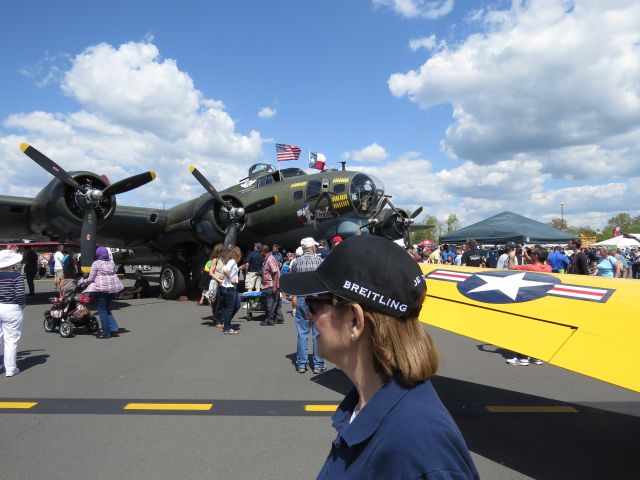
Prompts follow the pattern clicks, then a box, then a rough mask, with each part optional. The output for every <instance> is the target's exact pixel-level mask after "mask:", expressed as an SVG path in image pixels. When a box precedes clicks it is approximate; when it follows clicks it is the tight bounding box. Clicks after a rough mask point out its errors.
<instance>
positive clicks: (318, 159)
mask: <svg viewBox="0 0 640 480" xmlns="http://www.w3.org/2000/svg"><path fill="white" fill-rule="evenodd" d="M326 163H327V158H326V157H325V156H324V154H323V153H315V152H311V151H309V168H315V169H316V170H324V166H325V164H326Z"/></svg>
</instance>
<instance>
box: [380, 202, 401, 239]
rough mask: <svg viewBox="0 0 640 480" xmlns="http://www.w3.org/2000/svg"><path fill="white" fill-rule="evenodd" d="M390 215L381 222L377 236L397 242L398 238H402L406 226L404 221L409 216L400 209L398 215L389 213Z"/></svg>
mask: <svg viewBox="0 0 640 480" xmlns="http://www.w3.org/2000/svg"><path fill="white" fill-rule="evenodd" d="M390 213H391V214H390V215H389V216H387V218H386V219H385V220H384V221H383V222H381V224H380V225H379V227H377V228H379V232H380V233H379V234H380V235H382V236H383V237H385V238H388V239H389V240H398V239H399V238H403V237H404V235H405V233H406V231H405V229H406V224H405V222H404V219H407V218H409V214H408V213H407V212H406V211H405V210H402V209H398V213H397V214H395V213H393V212H390Z"/></svg>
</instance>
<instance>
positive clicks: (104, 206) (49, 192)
mask: <svg viewBox="0 0 640 480" xmlns="http://www.w3.org/2000/svg"><path fill="white" fill-rule="evenodd" d="M70 175H71V176H72V177H73V179H74V180H75V181H76V182H78V183H79V184H80V185H82V186H86V187H89V188H99V189H101V190H102V189H104V188H106V187H107V186H108V183H107V182H106V180H105V179H104V178H103V177H101V176H99V175H96V174H95V173H91V172H70ZM79 196H81V194H80V193H79V192H77V191H76V190H75V189H73V188H72V187H70V186H68V185H66V184H64V183H63V182H61V181H60V180H58V179H57V178H54V179H53V180H51V182H49V183H48V184H47V185H46V186H45V187H44V188H43V189H42V190H41V191H40V193H38V195H36V197H35V199H34V202H33V204H32V207H31V229H32V230H33V231H34V232H37V233H38V234H40V235H44V236H48V237H51V238H56V239H61V240H63V239H65V238H72V237H78V235H79V232H80V229H81V226H82V217H83V212H82V208H81V207H80V205H79V201H81V200H80V199H79V198H78V197H79ZM115 209H116V200H115V196H113V195H111V196H107V197H103V198H102V200H101V201H100V203H99V204H98V205H97V207H96V215H97V217H98V220H107V219H108V218H110V217H111V216H112V215H113V213H114V211H115Z"/></svg>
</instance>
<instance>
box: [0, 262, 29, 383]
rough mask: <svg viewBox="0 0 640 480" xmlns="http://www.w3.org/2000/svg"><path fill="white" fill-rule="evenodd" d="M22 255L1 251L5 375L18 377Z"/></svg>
mask: <svg viewBox="0 0 640 480" xmlns="http://www.w3.org/2000/svg"><path fill="white" fill-rule="evenodd" d="M21 261H22V255H20V254H19V253H16V252H14V251H13V250H1V251H0V340H1V339H4V374H5V375H6V376H7V377H13V376H14V375H17V374H18V373H19V372H20V370H18V367H17V365H16V351H17V349H18V341H19V340H20V336H21V335H22V320H23V310H24V279H23V278H22V275H20V272H17V271H16V268H15V266H16V264H17V263H19V262H21Z"/></svg>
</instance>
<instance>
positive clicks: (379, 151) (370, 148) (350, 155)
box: [342, 142, 389, 162]
mask: <svg viewBox="0 0 640 480" xmlns="http://www.w3.org/2000/svg"><path fill="white" fill-rule="evenodd" d="M388 157H389V154H388V153H387V151H386V150H385V148H384V147H381V146H380V145H378V144H377V143H375V142H374V143H372V144H371V145H367V146H366V147H364V148H362V149H360V150H351V151H350V152H344V153H343V154H342V158H343V159H344V160H353V161H354V162H381V161H383V160H386V159H387V158H388Z"/></svg>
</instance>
